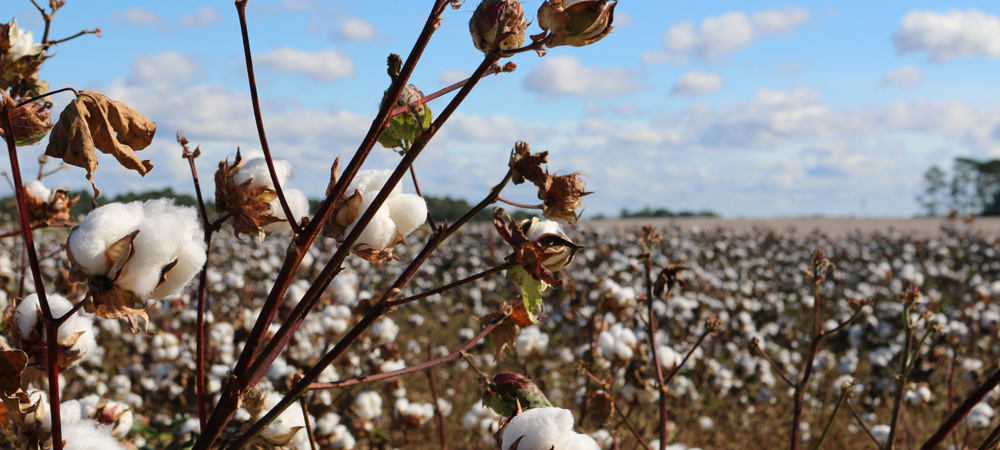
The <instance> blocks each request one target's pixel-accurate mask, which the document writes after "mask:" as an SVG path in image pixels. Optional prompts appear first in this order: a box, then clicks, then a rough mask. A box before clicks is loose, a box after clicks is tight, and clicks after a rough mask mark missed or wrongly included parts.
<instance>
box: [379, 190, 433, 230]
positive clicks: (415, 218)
mask: <svg viewBox="0 0 1000 450" xmlns="http://www.w3.org/2000/svg"><path fill="white" fill-rule="evenodd" d="M385 204H386V206H388V207H389V216H390V218H391V219H392V221H393V223H395V224H396V231H397V232H398V233H399V234H401V235H403V236H406V235H408V234H410V232H412V231H413V230H415V229H417V227H419V226H420V225H421V224H423V223H424V221H426V220H427V202H426V201H424V199H423V198H421V197H420V196H419V195H416V194H400V195H397V196H395V197H390V198H389V199H388V200H386V202H385Z"/></svg>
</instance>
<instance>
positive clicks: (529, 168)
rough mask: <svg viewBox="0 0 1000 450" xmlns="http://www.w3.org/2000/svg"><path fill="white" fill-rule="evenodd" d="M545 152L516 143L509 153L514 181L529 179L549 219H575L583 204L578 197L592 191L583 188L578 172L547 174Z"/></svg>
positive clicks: (543, 211) (546, 153)
mask: <svg viewBox="0 0 1000 450" xmlns="http://www.w3.org/2000/svg"><path fill="white" fill-rule="evenodd" d="M548 156H549V153H548V152H541V153H531V150H530V149H529V148H528V144H526V143H524V142H518V143H517V144H514V150H512V151H511V154H510V162H509V163H508V165H509V166H510V169H511V181H512V182H514V184H521V183H524V181H525V180H527V181H530V182H531V183H532V184H534V185H535V187H537V188H538V198H539V199H540V200H542V214H543V215H544V216H545V217H548V218H549V219H552V220H558V219H565V220H567V221H569V222H575V221H576V219H577V211H579V210H580V208H581V207H582V206H583V201H582V200H581V198H582V197H583V196H585V195H588V194H591V192H587V191H586V190H585V185H584V183H583V179H581V178H580V174H579V173H571V174H569V175H550V174H549V173H548V170H547V169H544V168H542V164H548Z"/></svg>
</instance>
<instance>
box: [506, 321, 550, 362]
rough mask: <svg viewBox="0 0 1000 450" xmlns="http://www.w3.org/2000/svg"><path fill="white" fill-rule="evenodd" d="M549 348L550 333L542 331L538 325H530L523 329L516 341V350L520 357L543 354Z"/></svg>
mask: <svg viewBox="0 0 1000 450" xmlns="http://www.w3.org/2000/svg"><path fill="white" fill-rule="evenodd" d="M548 348H549V335H547V334H545V333H542V331H541V330H540V329H538V327H528V328H525V329H523V330H521V333H519V334H518V335H517V340H516V341H514V351H515V352H516V353H517V357H518V358H529V357H532V356H542V355H544V354H545V351H546V350H548Z"/></svg>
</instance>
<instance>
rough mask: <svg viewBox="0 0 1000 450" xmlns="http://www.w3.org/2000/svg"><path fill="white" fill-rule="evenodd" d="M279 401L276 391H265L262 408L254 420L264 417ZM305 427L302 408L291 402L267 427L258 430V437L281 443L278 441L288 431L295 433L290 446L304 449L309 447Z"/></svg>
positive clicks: (279, 396) (287, 433) (279, 397)
mask: <svg viewBox="0 0 1000 450" xmlns="http://www.w3.org/2000/svg"><path fill="white" fill-rule="evenodd" d="M279 401H281V395H280V394H278V393H276V392H268V393H266V394H265V395H264V408H263V409H262V410H261V412H260V415H259V416H258V417H254V420H259V419H260V418H261V417H264V415H265V414H267V413H268V412H270V411H271V409H272V408H274V406H275V405H277V404H278V402H279ZM305 427H306V420H305V416H303V415H302V408H298V407H296V405H294V404H293V405H292V406H291V407H289V408H288V409H286V410H285V411H284V412H282V413H281V414H279V415H278V417H277V418H276V419H274V420H273V421H272V422H271V423H270V424H269V425H268V426H267V428H264V430H263V431H261V432H260V437H262V438H264V439H266V440H267V441H268V442H271V443H281V442H280V441H281V440H282V438H283V437H286V436H288V435H289V433H295V435H294V438H293V439H292V441H291V448H295V449H299V450H306V449H308V448H309V436H308V435H307V434H306V431H305Z"/></svg>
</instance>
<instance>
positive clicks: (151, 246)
mask: <svg viewBox="0 0 1000 450" xmlns="http://www.w3.org/2000/svg"><path fill="white" fill-rule="evenodd" d="M136 230H138V234H136V236H135V239H134V240H133V241H132V253H131V256H129V259H128V262H127V263H126V264H125V266H124V268H123V269H122V271H121V273H120V274H119V275H118V277H117V279H115V280H114V283H115V285H116V286H118V287H120V288H122V289H126V290H128V291H131V292H132V293H134V294H135V295H136V296H138V297H140V298H143V299H159V298H164V297H168V296H171V295H175V294H177V293H178V292H180V290H181V289H183V288H184V286H186V285H187V283H188V282H190V281H191V279H192V278H194V275H195V274H196V273H198V271H199V270H200V269H201V267H202V266H203V265H204V264H205V259H206V256H205V243H204V236H203V232H202V229H201V219H199V217H198V212H197V211H196V210H195V209H194V208H190V207H184V206H177V205H175V204H174V202H173V200H170V199H159V200H150V201H147V202H145V203H141V202H133V203H128V204H117V203H111V204H108V205H105V206H102V207H100V208H98V209H96V210H95V211H93V212H91V213H90V214H89V215H87V217H86V218H85V219H84V220H83V223H82V224H81V225H80V227H79V228H78V229H76V230H75V231H74V232H73V233H72V234H71V235H70V239H69V247H70V252H71V253H72V254H73V259H74V261H76V263H77V265H78V266H80V267H81V268H82V269H83V270H84V271H85V272H87V274H88V275H90V276H105V275H108V271H109V270H110V269H111V267H110V265H111V264H113V263H114V261H109V260H108V259H109V258H108V257H107V255H106V252H107V249H108V247H109V246H111V245H112V244H114V243H115V242H117V241H118V240H120V239H121V238H123V237H125V236H126V235H127V234H129V233H131V232H133V231H136ZM174 261H177V262H176V264H175V265H174V266H173V267H172V268H170V270H169V272H168V273H167V274H166V275H165V276H162V272H163V269H164V268H166V267H167V265H168V264H172V263H174ZM161 278H163V279H164V280H165V281H164V282H163V283H162V284H161V283H160V280H161Z"/></svg>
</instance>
